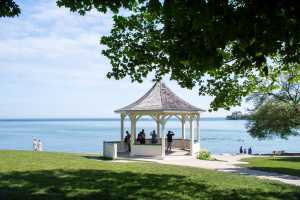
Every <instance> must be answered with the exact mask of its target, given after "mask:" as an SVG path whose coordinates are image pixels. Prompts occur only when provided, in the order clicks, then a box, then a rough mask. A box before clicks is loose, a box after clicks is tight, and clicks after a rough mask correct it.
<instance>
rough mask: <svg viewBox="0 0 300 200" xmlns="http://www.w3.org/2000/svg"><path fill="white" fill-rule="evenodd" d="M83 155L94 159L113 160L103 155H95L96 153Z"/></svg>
mask: <svg viewBox="0 0 300 200" xmlns="http://www.w3.org/2000/svg"><path fill="white" fill-rule="evenodd" d="M82 157H84V158H87V159H92V160H112V159H111V158H106V157H103V156H95V155H84V156H82Z"/></svg>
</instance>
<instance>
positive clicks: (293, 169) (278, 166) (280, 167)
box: [243, 156, 300, 177]
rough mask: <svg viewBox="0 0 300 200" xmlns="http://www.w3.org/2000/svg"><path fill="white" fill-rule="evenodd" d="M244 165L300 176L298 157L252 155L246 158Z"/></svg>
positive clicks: (299, 158) (299, 160)
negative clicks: (252, 156)
mask: <svg viewBox="0 0 300 200" xmlns="http://www.w3.org/2000/svg"><path fill="white" fill-rule="evenodd" d="M243 161H246V162H248V163H249V164H248V165H244V166H246V167H248V168H251V169H257V170H263V171H270V172H278V173H282V174H289V175H293V176H299V177H300V157H279V156H277V157H271V156H270V157H254V158H246V159H243Z"/></svg>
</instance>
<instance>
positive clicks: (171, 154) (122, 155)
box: [118, 148, 190, 159]
mask: <svg viewBox="0 0 300 200" xmlns="http://www.w3.org/2000/svg"><path fill="white" fill-rule="evenodd" d="M165 156H166V157H165V158H175V157H182V156H190V151H189V150H186V149H177V148H173V149H172V151H171V152H166V154H165ZM143 158H145V159H147V158H151V159H161V157H160V156H140V155H136V156H130V153H129V152H123V153H118V159H143Z"/></svg>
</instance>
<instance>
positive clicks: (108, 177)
mask: <svg viewBox="0 0 300 200" xmlns="http://www.w3.org/2000/svg"><path fill="white" fill-rule="evenodd" d="M299 192H300V189H299V188H297V187H294V186H290V185H285V184H280V183H278V182H272V181H263V180H259V179H256V178H254V177H246V176H241V175H234V174H228V173H221V172H215V171H210V170H204V169H197V168H190V167H179V166H172V165H160V164H155V163H146V162H144V163H142V162H131V163H116V162H111V161H105V160H100V159H98V158H97V157H92V156H91V157H88V156H82V155H76V154H63V153H47V152H25V151H0V199H1V200H2V199H3V200H6V199H7V200H15V199H22V200H26V199H31V200H45V199H47V200H48V199H53V200H66V199H89V200H96V199H172V200H173V199H216V200H219V199H220V200H222V199H224V200H237V199H245V200H246V199H249V200H250V199H251V200H254V199H262V200H271V199H272V200H275V199H289V200H297V199H300V193H299Z"/></svg>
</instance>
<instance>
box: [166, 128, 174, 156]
mask: <svg viewBox="0 0 300 200" xmlns="http://www.w3.org/2000/svg"><path fill="white" fill-rule="evenodd" d="M173 136H174V133H173V132H172V131H168V134H167V141H168V145H167V152H171V148H172V142H173Z"/></svg>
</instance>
